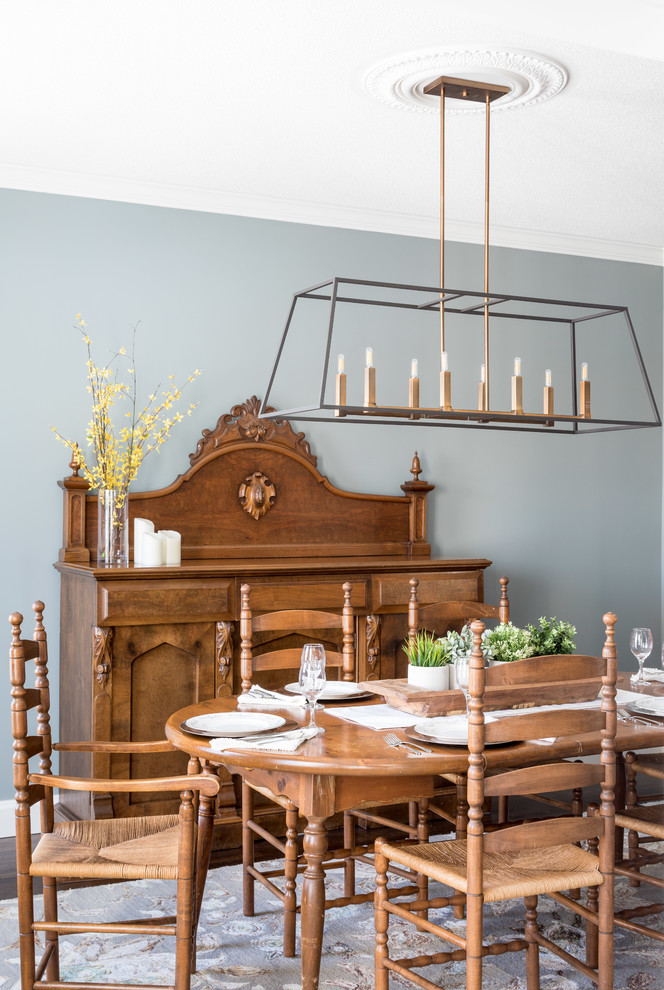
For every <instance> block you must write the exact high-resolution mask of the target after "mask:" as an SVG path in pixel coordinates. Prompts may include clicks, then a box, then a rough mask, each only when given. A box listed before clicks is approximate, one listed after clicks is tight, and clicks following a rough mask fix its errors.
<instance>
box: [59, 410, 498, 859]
mask: <svg viewBox="0 0 664 990" xmlns="http://www.w3.org/2000/svg"><path fill="white" fill-rule="evenodd" d="M259 407H260V403H259V400H258V399H257V398H256V397H255V396H254V397H252V398H251V399H249V400H248V401H247V402H245V403H243V404H242V405H237V406H235V407H233V409H231V411H230V413H228V414H227V415H223V416H221V417H220V419H219V421H218V423H217V425H216V427H215V429H214V430H204V431H203V435H202V437H201V439H200V441H199V443H198V446H197V449H196V451H195V453H193V454H191V455H190V462H191V463H190V466H189V468H188V470H187V471H185V472H184V473H183V474H181V475H179V477H177V478H176V479H175V481H174V482H173V483H172V484H171V485H169V486H168V487H166V488H163V489H160V490H158V491H152V492H132V493H131V494H130V496H129V517H130V540H131V539H133V520H134V519H135V518H136V517H139V518H147V519H151V520H152V521H153V522H154V524H155V529H167V530H177V531H178V532H180V533H181V535H182V562H181V564H180V565H179V566H161V567H145V566H139V565H135V564H134V563H133V562H131V557H132V551H133V546H131V547H130V563H129V565H128V566H126V567H103V566H97V562H96V560H97V547H96V540H97V499H96V495H90V494H88V492H87V487H88V486H87V482H85V481H84V480H83V479H82V478H80V477H78V475H77V471H76V469H74V473H73V474H72V476H71V477H68V478H65V480H64V481H62V482H60V485H61V487H62V489H63V494H64V545H63V547H62V550H61V551H60V558H59V562H58V563H57V564H56V565H55V566H56V568H57V569H58V570H59V572H60V575H61V627H60V732H59V734H60V738H61V739H62V740H63V741H71V740H74V739H92V740H111V741H127V740H147V739H160V738H163V732H164V724H165V722H166V720H167V718H168V717H169V716H170V715H171V714H172V713H173V712H174V711H176V710H178V709H179V708H182V707H184V706H186V705H191V704H194V703H195V702H197V701H200V700H204V699H206V698H211V697H214V696H219V697H221V696H224V695H231V694H235V693H237V692H238V691H239V685H240V676H239V675H240V657H239V654H240V638H239V609H240V586H241V585H242V584H243V583H244V582H248V583H249V584H250V585H251V588H252V592H251V603H252V609H253V610H254V612H260V611H271V610H274V609H278V608H284V609H288V608H320V609H325V610H330V611H336V610H339V611H340V610H341V606H342V585H343V582H344V581H351V582H352V585H353V592H352V604H353V608H354V611H355V613H356V616H357V620H356V623H357V624H356V644H357V645H356V652H357V655H356V677H357V679H358V680H360V681H366V680H369V681H371V680H377V679H380V678H394V677H398V676H404V671H405V656H404V655H403V654H402V652H401V649H400V646H401V643H402V642H403V639H404V637H405V636H406V630H407V610H408V598H409V584H408V582H409V579H410V578H411V577H414V576H415V577H417V578H418V580H419V596H420V601H421V602H422V603H428V602H434V601H440V600H465V601H483V594H484V589H483V576H484V570H485V569H486V568H487V567H488V566H489V564H490V563H491V561H489V560H485V559H471V560H452V559H450V560H436V559H432V557H431V548H430V546H429V544H428V543H427V538H426V508H427V494H428V493H429V492H430V491H431V490H432V488H433V485H430V484H427V483H426V482H424V481H421V480H420V478H419V474H420V467H419V460H418V459H417V457H415V458H414V460H413V465H412V467H411V474H412V477H411V479H410V480H409V481H406V482H405V483H404V484H403V485H401V490H402V493H401V494H399V495H378V494H359V493H357V492H350V491H343V490H340V489H338V488H336V487H335V486H334V485H333V484H332V483H331V482H330V481H329V480H328V479H327V478H326V477H324V476H323V475H322V474H321V473H320V472H319V471H318V469H317V467H316V461H317V459H316V457H315V456H314V454H313V453H312V452H311V449H310V446H309V443H308V442H307V440H306V439H305V436H304V434H303V433H295V432H294V430H293V429H292V427H291V426H290V424H289V423H288V422H287V421H286V420H277V421H274V420H263V419H260V418H259V416H258V410H259ZM444 631H445V630H439V632H441V633H443V632H444ZM292 673H293V672H291V675H292ZM295 676H296V674H295ZM290 679H291V680H292V679H294V677H293V676H291V677H290ZM282 683H283V682H282ZM267 686H271V685H267ZM60 761H61V768H62V772H63V773H65V774H68V775H80V776H88V775H90V773H94V774H95V775H96V776H102V777H103V776H107V777H114V778H115V777H122V778H132V777H147V776H154V775H160V774H170V773H178V772H182V771H183V770H184V769H185V768H186V757H184V756H183V754H182V753H173V754H166V755H164V754H154V755H153V756H140V757H128V756H126V755H123V754H113V755H110V754H102V755H94V756H90V755H89V754H83V753H63V754H61V756H60ZM222 773H223V771H222ZM153 797H155V796H153ZM89 802H90V799H89V797H88V795H84V794H80V795H76V794H74V793H71V794H70V796H68V797H67V805H66V807H61V809H60V810H61V813H62V814H64V815H65V816H68V817H72V818H79V817H81V818H82V817H89V816H96V817H100V816H112V815H122V816H126V815H141V814H162V813H164V812H165V811H168V810H170V802H167V801H165V800H161V799H159V797H158V796H156V797H155V799H154V800H152V801H150V800H148V799H147V798H146V797H145V796H144V795H139V794H136V795H132V794H126V795H113V796H111V795H108V796H106V797H104V796H99V795H98V796H97V797H96V798H95V799H94V801H93V803H92V806H91V805H90V803H89ZM218 813H219V821H220V823H221V827H220V828H218V829H217V832H218V833H219V834H218V836H217V839H216V843H217V845H220V844H221V845H224V846H229V847H230V846H237V845H239V840H240V828H239V817H238V809H237V802H236V795H235V791H234V788H233V785H232V781H231V778H230V776H229V775H226V778H225V780H224V782H223V786H222V790H221V792H220V798H219V807H218Z"/></svg>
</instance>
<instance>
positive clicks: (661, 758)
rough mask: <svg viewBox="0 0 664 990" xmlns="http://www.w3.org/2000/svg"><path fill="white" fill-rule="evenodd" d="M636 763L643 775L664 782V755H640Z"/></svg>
mask: <svg viewBox="0 0 664 990" xmlns="http://www.w3.org/2000/svg"><path fill="white" fill-rule="evenodd" d="M634 762H635V764H636V767H637V769H638V770H640V771H641V772H642V773H647V774H648V776H649V777H657V778H658V779H659V780H664V753H643V754H641V753H639V755H638V757H637V758H636V760H635V761H634Z"/></svg>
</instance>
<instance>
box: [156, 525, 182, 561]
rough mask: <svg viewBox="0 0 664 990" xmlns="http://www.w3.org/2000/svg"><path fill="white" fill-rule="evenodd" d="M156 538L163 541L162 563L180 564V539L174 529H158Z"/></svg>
mask: <svg viewBox="0 0 664 990" xmlns="http://www.w3.org/2000/svg"><path fill="white" fill-rule="evenodd" d="M157 535H158V536H162V537H163V539H164V563H165V564H176V565H178V566H179V564H180V562H181V542H182V540H181V537H180V534H179V533H178V532H177V531H176V530H174V529H160V530H159V532H158V534H157Z"/></svg>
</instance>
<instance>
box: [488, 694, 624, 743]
mask: <svg viewBox="0 0 664 990" xmlns="http://www.w3.org/2000/svg"><path fill="white" fill-rule="evenodd" d="M516 697H520V695H519V694H517V695H516ZM567 700H568V701H570V700H571V699H569V698H568V699H567ZM516 704H519V702H518V701H517V702H516ZM489 715H490V713H489ZM603 725H604V717H603V715H602V712H601V709H599V708H596V709H584V708H576V709H575V708H564V709H555V708H553V709H551V711H546V712H538V713H534V714H532V715H531V714H528V712H527V709H526V713H525V714H521V712H520V713H519V714H515V715H513V716H511V717H510V716H507V717H505V718H499V719H495V720H494V721H487V722H486V724H485V725H484V732H485V741H486V742H487V743H491V744H496V743H506V742H521V741H523V740H525V739H547V738H550V737H552V736H579V735H583V734H584V733H586V732H595V731H599V730H601V729H602V727H603Z"/></svg>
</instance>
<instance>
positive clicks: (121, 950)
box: [0, 866, 664, 990]
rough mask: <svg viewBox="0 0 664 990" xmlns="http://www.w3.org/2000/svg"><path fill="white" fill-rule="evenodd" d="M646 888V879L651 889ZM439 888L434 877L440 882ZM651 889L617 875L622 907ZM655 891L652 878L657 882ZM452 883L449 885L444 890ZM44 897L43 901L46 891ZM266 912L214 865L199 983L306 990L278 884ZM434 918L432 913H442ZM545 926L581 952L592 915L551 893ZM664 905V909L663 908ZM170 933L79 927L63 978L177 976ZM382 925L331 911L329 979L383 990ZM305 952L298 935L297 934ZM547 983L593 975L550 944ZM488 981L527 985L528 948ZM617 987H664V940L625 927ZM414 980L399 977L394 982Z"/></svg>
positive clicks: (140, 904) (90, 891) (11, 965)
mask: <svg viewBox="0 0 664 990" xmlns="http://www.w3.org/2000/svg"><path fill="white" fill-rule="evenodd" d="M360 871H362V872H360ZM340 877H341V874H340V871H335V872H334V874H330V875H329V876H328V884H330V886H331V888H333V889H334V891H335V894H336V893H339V894H341V892H342V891H341V888H340V887H339V880H340ZM358 878H359V885H360V886H362V887H363V888H364V889H365V890H371V888H372V884H373V873H372V871H371V870H370V869H369V868H368V867H362V866H358ZM169 888H171V889H172V885H169V884H167V883H166V882H161V881H139V882H134V883H132V884H112V885H109V886H99V887H87V888H79V889H78V890H71V891H63V892H62V893H61V894H60V905H61V911H60V914H61V917H62V918H68V919H70V920H73V921H76V920H83V919H85V920H86V921H90V920H99V921H109V920H111V917H110V916H111V915H112V917H113V919H114V920H120V919H122V918H129V917H141V916H143V917H154V916H155V915H157V914H160V913H164V914H166V913H168V911H169V910H171V911H172V910H173V908H172V907H170V906H169V905H170V904H172V902H171V901H170V900H169ZM645 889H647V888H645ZM432 890H433V887H432ZM643 890H644V888H631V887H629V885H628V884H626V883H625V881H623V880H619V881H618V892H619V897H620V900H621V903H622V904H623V905H624V906H628V905H629V906H632V905H633V906H636V905H638V904H640V903H643V901H644V900H645V899H646V896H647V895H644V892H643ZM651 891H652V888H651ZM441 892H442V891H441ZM37 903H38V904H39V903H40V901H39V900H37ZM256 908H257V911H258V913H257V915H256V917H254V918H245V917H243V915H242V890H241V876H240V868H239V867H236V866H229V867H224V868H222V869H218V870H213V871H211V873H210V875H209V878H208V883H207V887H206V892H205V901H204V904H203V913H202V917H201V925H200V930H199V937H198V972H197V973H196V975H195V976H193V977H192V987H193V988H195V990H207V988H210V990H212V988H214V990H299V988H300V986H301V983H300V959H299V955H298V957H296V958H295V959H284V957H283V956H282V954H281V910H280V909H281V905H280V903H279V902H278V901H276V899H274V898H273V897H272V896H271V895H270V894H269V892H268V891H266V890H264V889H263V888H258V889H257V891H256ZM439 914H440V915H441V916H442V915H443V914H444V915H445V917H446V923H447V924H448V925H449V927H450V928H451V929H452V930H455V931H459V932H461V931H462V930H463V924H464V923H463V922H462V921H455V920H453V919H452V918H451V911H446V912H439ZM432 917H433V915H432ZM539 917H540V925H541V928H542V930H543V932H544V933H545V934H546V935H547V936H548V937H549V938H551V939H554V940H556V941H557V942H558V943H559V944H562V945H563V946H564V947H565V948H566V949H567V950H568V951H570V952H572V953H574V954H575V955H581V954H582V947H583V938H584V936H583V926H582V924H581V919H580V918H579V916H578V915H576V916H575V915H572V914H571V913H569V912H566V911H565V910H564V909H563V908H561V907H560V906H559V905H557V904H556V903H555V902H553V901H551V900H549V899H547V898H545V897H544V898H541V900H540V916H539ZM661 917H662V916H661V915H660V918H661ZM17 930H18V927H17V906H16V901H15V900H11V901H0V987H2V990H14V988H16V990H18V988H19V987H20V980H19V964H18V936H17ZM522 932H523V923H522V915H521V905H520V904H519V903H517V902H512V901H510V902H506V903H504V904H500V903H499V904H492V905H489V906H488V907H487V910H486V923H485V937H486V940H487V941H489V942H491V941H499V940H500V939H501V938H504V937H507V938H515V937H518V936H519V935H520V934H521V933H522ZM390 935H391V938H390V942H391V945H392V946H393V951H396V952H397V953H398V954H399V955H402V956H405V955H410V956H413V955H416V954H418V953H420V952H425V951H427V950H428V948H429V947H431V946H433V945H435V946H436V949H435V950H434V951H440V950H441V949H442V948H444V946H443V945H442V944H441V942H440V941H438V940H436V939H434V938H433V937H432V936H430V935H427V934H418V933H417V932H416V931H415V929H414V928H413V927H412V926H411V925H406V924H405V923H403V922H401V921H400V920H399V919H391V920H390ZM172 946H173V940H172V939H167V938H164V939H161V938H157V937H154V938H153V937H149V936H111V937H109V936H106V937H102V936H99V935H94V934H90V935H79V936H71V937H67V938H63V939H62V940H61V978H62V979H64V980H78V981H94V982H97V983H102V982H113V981H121V982H122V981H128V982H131V981H134V982H139V981H140V982H146V983H147V982H149V983H166V984H168V983H171V982H172V978H173V955H172V951H173V950H172ZM373 949H374V929H373V913H372V907H371V904H360V905H356V906H351V907H346V908H337V909H336V910H334V911H330V912H328V915H327V917H326V920H325V939H324V944H323V959H322V965H321V982H320V990H373V986H374V979H373ZM298 953H299V943H298ZM540 967H541V985H542V990H577V988H588V987H591V986H592V984H591V983H590V981H589V980H587V979H585V978H584V977H583V976H581V975H580V974H577V973H576V972H574V971H571V970H570V969H569V968H568V967H565V965H564V964H563V963H562V962H561V961H560V960H559V959H557V958H556V957H554V956H552V955H551V954H550V953H548V952H542V953H541V956H540ZM483 973H484V977H483V984H482V985H483V987H484V988H485V990H525V987H526V980H525V958H524V954H523V953H521V952H518V953H512V954H505V955H501V956H494V957H491V958H489V959H487V960H486V961H485V963H484V971H483ZM615 973H616V975H615V988H616V990H664V973H663V972H662V946H661V943H657V942H655V941H654V940H653V939H644V938H641V937H639V936H635V935H631V934H628V933H627V932H625V931H618V933H617V934H616V953H615ZM427 975H428V976H429V977H430V978H431V979H433V980H435V981H438V982H441V983H442V984H443V985H444V987H445V990H461V988H463V987H464V986H465V978H464V966H463V963H454V964H451V965H448V966H445V967H431V968H430V969H429V970H428V972H427ZM406 986H412V984H406V983H405V982H404V981H402V980H400V979H399V978H397V977H392V979H391V987H394V988H399V990H401V988H403V987H406Z"/></svg>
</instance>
